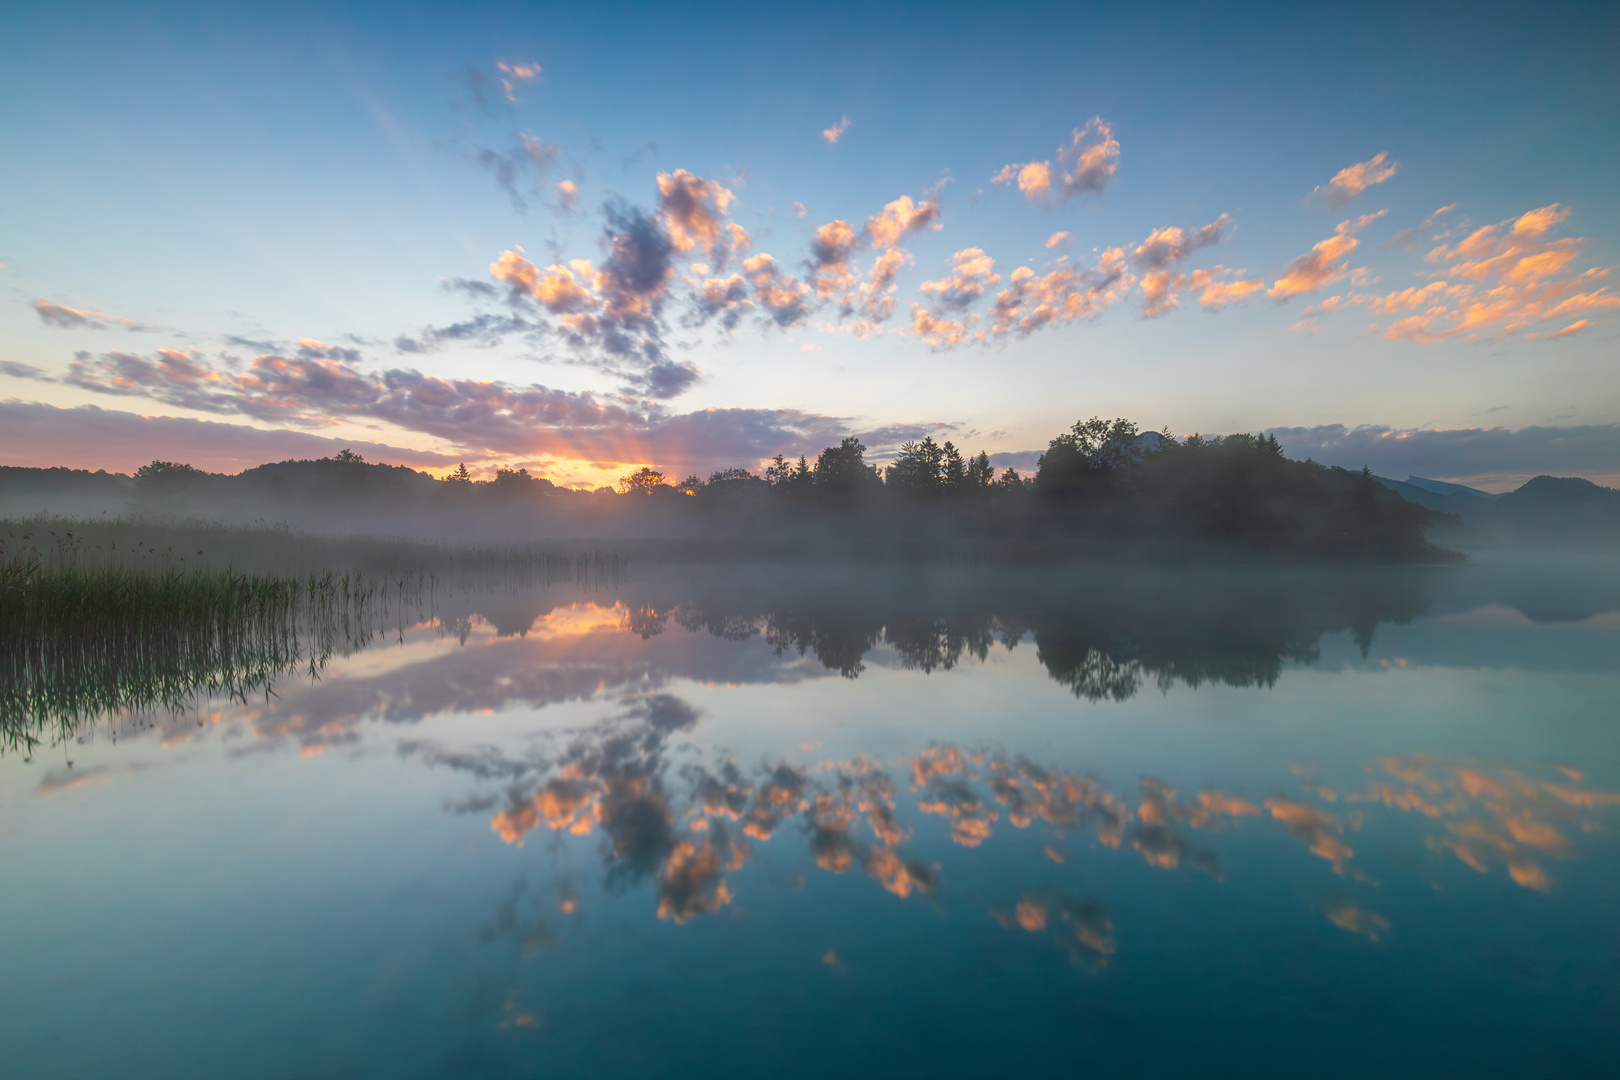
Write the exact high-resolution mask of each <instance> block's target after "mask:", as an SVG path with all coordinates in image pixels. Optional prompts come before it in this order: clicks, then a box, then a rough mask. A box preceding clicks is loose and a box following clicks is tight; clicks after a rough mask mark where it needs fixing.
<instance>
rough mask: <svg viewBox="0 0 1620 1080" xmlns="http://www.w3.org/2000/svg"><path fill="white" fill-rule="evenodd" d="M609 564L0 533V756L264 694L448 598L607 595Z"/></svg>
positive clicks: (603, 557) (270, 540)
mask: <svg viewBox="0 0 1620 1080" xmlns="http://www.w3.org/2000/svg"><path fill="white" fill-rule="evenodd" d="M626 570H627V566H626V563H625V560H624V559H623V558H622V557H620V556H618V555H617V554H615V553H612V552H605V551H589V552H581V553H573V554H564V553H558V552H548V551H544V550H540V549H530V548H493V547H491V548H465V547H452V546H450V545H439V544H432V543H423V542H418V541H403V542H389V541H385V540H371V539H344V538H329V537H314V536H307V535H302V534H298V533H293V532H290V531H288V530H285V529H280V528H276V527H273V526H266V527H262V528H252V529H240V528H228V527H224V526H215V525H208V524H200V523H195V522H178V523H176V522H148V521H143V520H139V519H129V520H122V521H106V520H103V521H95V522H73V521H66V520H64V519H47V518H33V519H28V520H26V521H21V522H0V752H8V751H9V752H17V751H21V752H23V753H27V754H31V753H32V752H33V751H34V749H35V748H36V747H37V746H38V745H40V744H41V743H42V742H49V743H57V742H61V741H64V740H67V739H69V738H72V737H73V736H75V735H76V734H77V733H78V732H80V731H82V730H84V728H85V727H86V726H87V725H89V724H92V723H94V722H96V721H99V720H108V721H111V720H114V719H116V718H119V717H121V716H126V715H130V714H139V713H147V712H158V711H166V712H168V713H171V714H178V713H180V712H183V711H186V710H188V709H190V708H193V707H195V706H196V705H198V704H199V703H201V702H204V701H208V700H214V699H220V698H230V699H235V700H238V701H246V700H247V699H248V697H249V696H251V695H256V694H261V693H263V694H270V693H272V692H273V687H274V683H275V680H276V679H277V678H279V677H282V676H286V675H290V674H293V673H295V672H298V673H303V674H306V675H308V676H310V677H318V676H319V674H320V672H321V670H322V669H323V668H324V667H325V666H326V665H327V663H328V662H329V661H330V660H331V659H332V658H333V657H341V656H344V655H348V654H349V653H352V652H355V651H357V650H359V649H362V648H365V647H366V646H368V645H370V644H372V643H373V642H375V641H376V640H378V638H379V636H380V635H382V634H385V633H389V634H401V635H402V634H403V632H404V631H405V629H406V628H408V627H411V626H415V625H419V624H422V623H425V622H430V621H432V620H434V619H435V618H436V612H437V608H438V603H439V600H440V599H441V597H442V596H443V595H444V594H445V593H446V592H447V591H448V590H450V589H452V588H454V589H467V588H470V587H489V588H500V587H506V588H515V587H529V586H532V585H535V584H543V585H567V584H573V585H576V586H578V587H582V588H591V587H603V586H606V585H611V584H616V583H617V582H618V581H619V580H621V579H622V577H623V575H624V574H625V572H626Z"/></svg>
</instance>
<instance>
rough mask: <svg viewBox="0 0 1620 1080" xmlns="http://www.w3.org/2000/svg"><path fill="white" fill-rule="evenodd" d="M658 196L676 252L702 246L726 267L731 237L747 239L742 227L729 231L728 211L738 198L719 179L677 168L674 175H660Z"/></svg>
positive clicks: (707, 253)
mask: <svg viewBox="0 0 1620 1080" xmlns="http://www.w3.org/2000/svg"><path fill="white" fill-rule="evenodd" d="M658 196H659V201H660V204H661V208H662V210H663V214H664V226H665V228H666V229H667V230H668V231H669V239H670V242H671V243H672V244H674V245H675V250H676V251H691V250H692V248H693V247H701V248H702V249H703V251H704V254H706V255H710V256H713V257H715V258H716V260H717V262H718V263H719V264H720V265H724V262H725V254H726V245H727V238H728V236H729V237H732V238H736V237H737V234H739V233H740V234H741V236H742V237H744V238H745V237H746V236H747V233H746V232H743V231H742V226H740V225H735V224H733V225H732V226H731V228H730V229H728V228H727V222H726V210H727V209H728V208H729V207H730V206H731V204H732V202H733V201H734V200H735V196H734V195H732V193H731V190H730V189H729V188H727V187H725V186H723V185H722V184H721V183H720V182H719V181H717V180H704V179H702V178H701V177H697V176H693V175H692V174H691V173H689V172H687V171H686V170H685V169H676V170H675V172H674V174H673V175H671V174H669V173H659V174H658ZM744 246H746V244H745V245H744Z"/></svg>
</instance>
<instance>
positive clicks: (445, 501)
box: [0, 418, 1454, 562]
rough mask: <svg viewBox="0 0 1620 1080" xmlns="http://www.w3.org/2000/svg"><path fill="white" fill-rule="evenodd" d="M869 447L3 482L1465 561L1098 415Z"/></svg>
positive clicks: (700, 549)
mask: <svg viewBox="0 0 1620 1080" xmlns="http://www.w3.org/2000/svg"><path fill="white" fill-rule="evenodd" d="M867 452H868V448H867V447H866V446H864V445H863V444H862V443H861V442H860V440H859V439H857V438H854V437H848V438H845V439H843V440H842V441H841V442H839V443H838V445H836V446H829V447H827V448H825V449H824V450H822V452H821V453H820V454H818V455H817V456H816V457H815V459H814V460H811V459H810V458H809V457H807V456H806V457H800V458H798V459H797V460H788V459H786V458H783V457H777V458H775V459H774V460H773V461H771V462H769V463H768V464H767V465H766V466H765V467H764V468H763V469H762V470H760V471H758V472H755V471H752V470H751V469H749V468H747V467H734V468H728V469H723V470H720V471H717V472H714V473H712V474H711V475H709V476H708V477H707V478H703V477H699V476H695V475H692V476H687V477H685V478H684V479H681V480H679V481H678V482H674V483H671V482H669V480H668V478H667V477H666V475H665V474H664V473H662V472H660V471H658V470H656V469H653V468H642V469H639V470H636V471H634V472H632V473H629V474H627V475H625V476H624V477H623V478H622V479H621V480H620V482H619V484H618V489H617V490H616V491H615V490H613V489H611V488H605V487H604V488H598V489H597V490H596V491H594V492H577V491H570V490H567V489H564V488H560V487H557V486H555V485H553V484H551V483H550V482H549V481H546V480H544V479H541V478H538V477H533V476H531V475H529V473H528V472H527V470H525V469H500V470H498V471H497V472H496V474H495V477H494V478H493V479H491V480H487V481H478V480H474V479H473V478H472V475H471V474H470V472H469V471H468V470H467V468H466V466H465V465H463V466H462V467H461V468H459V469H457V470H456V471H454V472H453V473H452V474H451V475H450V476H449V477H448V478H446V479H442V480H440V479H434V478H433V477H430V476H428V475H426V474H424V473H420V472H417V471H415V470H411V469H408V468H404V467H400V466H388V465H379V464H374V463H370V462H366V461H365V460H364V459H363V458H361V456H360V455H358V454H355V453H353V452H351V451H348V450H345V451H343V452H342V453H340V454H338V455H336V456H335V457H330V458H322V459H319V460H315V461H287V462H280V463H276V464H270V465H262V466H259V467H258V468H255V469H249V470H246V471H245V472H243V473H240V474H238V475H236V476H222V475H218V474H211V473H207V472H204V471H202V470H198V469H195V468H193V467H192V466H190V465H186V464H182V463H176V462H165V461H154V462H152V463H151V464H149V465H147V466H144V467H142V468H141V469H139V470H138V471H137V472H136V474H135V475H134V476H133V477H119V476H116V475H115V474H106V473H99V474H90V473H74V472H71V471H69V470H56V469H53V470H37V469H26V470H25V469H16V468H6V469H0V508H3V511H4V512H5V513H6V514H8V515H16V514H17V513H18V512H19V511H21V512H25V513H26V512H37V511H39V510H45V509H48V510H51V511H53V512H58V513H68V514H73V513H81V514H82V513H91V512H99V511H97V509H96V506H95V505H94V504H97V503H98V502H99V504H100V509H101V510H110V511H112V512H129V511H133V512H138V513H146V514H151V513H161V514H170V515H192V516H207V517H210V518H212V519H214V520H269V521H278V520H279V521H287V522H288V523H289V524H291V525H292V526H293V527H296V528H305V529H334V530H340V531H349V532H357V531H358V532H374V533H375V532H392V533H415V534H424V535H440V536H445V537H451V538H453V537H458V536H461V537H465V536H474V535H479V536H502V537H508V538H517V537H532V538H538V537H547V536H556V537H565V536H576V537H598V538H612V539H619V540H626V541H628V540H641V541H645V542H654V541H657V542H660V543H661V544H663V545H664V549H665V550H666V551H667V552H669V553H671V554H672V555H673V556H676V557H678V555H679V553H680V552H681V551H683V550H685V551H688V552H689V553H693V554H698V553H707V554H708V555H710V556H712V557H770V556H771V555H772V554H773V553H775V554H781V555H787V556H793V557H800V556H822V557H826V558H829V559H830V558H850V557H875V558H889V557H900V558H919V559H928V558H941V557H944V558H956V557H962V558H972V559H996V560H1003V561H1007V560H1018V559H1024V558H1029V559H1064V558H1075V557H1110V558H1117V557H1126V558H1144V559H1163V558H1169V559H1177V558H1209V557H1215V558H1238V559H1313V560H1339V561H1344V560H1349V561H1372V562H1395V561H1435V560H1444V559H1448V558H1452V557H1454V556H1453V555H1452V553H1450V552H1446V551H1443V550H1442V549H1440V548H1438V547H1436V546H1434V545H1432V544H1431V543H1430V542H1429V539H1428V533H1429V531H1430V529H1431V528H1432V527H1433V526H1434V525H1436V524H1437V523H1443V522H1445V521H1446V520H1448V519H1447V515H1445V514H1443V513H1439V512H1436V511H1434V510H1431V509H1429V508H1426V507H1424V506H1421V505H1418V504H1416V503H1414V502H1411V501H1408V500H1407V499H1404V498H1402V497H1401V496H1399V495H1397V494H1396V493H1395V492H1393V491H1391V490H1389V489H1388V488H1387V487H1386V486H1385V485H1384V484H1382V483H1380V482H1378V481H1377V479H1376V478H1375V477H1373V476H1372V475H1371V473H1370V472H1368V471H1367V470H1365V469H1363V470H1362V471H1360V472H1351V471H1347V470H1344V469H1341V468H1336V467H1331V466H1324V465H1321V464H1318V463H1317V462H1314V461H1294V460H1290V459H1288V458H1287V457H1286V456H1285V455H1284V453H1283V450H1282V447H1281V446H1280V445H1278V443H1277V440H1276V438H1275V437H1271V436H1258V435H1247V434H1237V435H1226V436H1221V437H1204V436H1200V435H1193V436H1190V437H1188V438H1184V439H1178V438H1176V437H1175V436H1173V435H1171V434H1169V433H1168V432H1144V431H1142V430H1140V429H1139V428H1138V427H1137V425H1136V424H1134V423H1132V422H1130V421H1128V420H1123V419H1116V420H1103V419H1100V418H1092V419H1090V420H1083V421H1080V422H1078V423H1076V424H1074V425H1073V427H1071V428H1070V429H1069V430H1067V431H1065V432H1062V433H1060V434H1059V435H1057V436H1056V437H1055V438H1053V439H1052V440H1051V442H1050V444H1049V445H1048V446H1047V449H1046V451H1045V453H1043V454H1042V455H1041V456H1040V459H1039V462H1038V464H1037V466H1036V468H1035V469H1034V471H1033V472H1032V473H1031V474H1029V475H1020V474H1019V473H1018V471H1016V470H1015V469H1010V468H1009V469H1004V470H1002V471H1001V472H1000V473H999V475H998V474H997V472H996V471H995V470H994V469H993V468H992V466H991V462H990V457H989V455H988V454H985V453H982V452H981V453H978V454H975V455H968V454H964V453H963V452H962V451H961V450H960V449H958V448H957V447H956V446H955V445H954V444H953V443H951V442H948V441H947V442H942V443H941V442H935V441H934V440H933V439H932V438H931V437H929V438H923V439H921V440H918V441H914V442H907V443H905V444H904V445H903V446H901V448H900V450H899V453H898V454H897V455H896V456H895V457H894V458H893V460H892V461H890V462H888V463H887V464H886V465H885V466H883V467H881V468H880V467H878V466H877V465H874V464H871V463H869V462H868V461H867V460H866V455H867ZM47 496H48V497H47ZM117 499H122V500H123V504H122V505H117V504H115V500H117ZM30 500H32V501H31V502H30ZM75 500H77V501H75ZM683 544H684V545H686V546H685V547H684V548H683V547H682V545H683Z"/></svg>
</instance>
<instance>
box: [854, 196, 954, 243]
mask: <svg viewBox="0 0 1620 1080" xmlns="http://www.w3.org/2000/svg"><path fill="white" fill-rule="evenodd" d="M939 228H941V225H940V222H939V203H938V202H936V201H934V200H932V199H924V200H923V201H922V202H913V201H912V199H911V196H910V195H902V196H900V197H899V198H898V199H896V200H894V201H893V202H891V203H888V204H887V205H885V206H884V207H883V209H882V210H881V211H879V212H878V213H876V214H873V215H872V216H871V217H869V218H867V219H866V236H867V239H868V241H869V242H870V243H871V245H872V247H874V248H892V247H894V246H895V245H896V244H898V243H900V241H902V240H904V239H905V238H906V237H907V236H910V235H911V234H912V233H914V232H921V231H922V230H923V229H939Z"/></svg>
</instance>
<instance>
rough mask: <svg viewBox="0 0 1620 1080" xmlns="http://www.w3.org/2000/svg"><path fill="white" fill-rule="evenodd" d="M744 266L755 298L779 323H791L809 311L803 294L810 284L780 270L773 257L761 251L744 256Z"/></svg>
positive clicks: (783, 324) (806, 294)
mask: <svg viewBox="0 0 1620 1080" xmlns="http://www.w3.org/2000/svg"><path fill="white" fill-rule="evenodd" d="M743 270H744V271H745V272H746V273H747V275H748V280H749V281H750V282H751V283H752V284H753V286H754V300H755V301H756V302H757V303H758V304H759V306H760V307H762V308H764V309H765V310H766V312H768V313H769V315H770V317H771V319H772V320H773V321H774V322H775V323H776V324H777V325H778V326H792V325H793V324H794V323H796V322H798V321H799V320H800V319H802V318H804V317H805V315H807V314H809V308H808V307H807V306H806V303H805V298H806V297H808V296H809V295H810V293H811V288H810V286H808V285H806V284H804V283H803V282H802V281H799V280H798V279H797V278H795V277H793V276H791V275H789V274H784V273H782V271H781V268H780V267H778V266H777V264H776V260H775V259H774V258H772V257H771V256H769V255H767V254H765V253H763V252H761V253H760V254H758V255H754V256H751V257H750V258H747V259H744V260H743Z"/></svg>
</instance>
